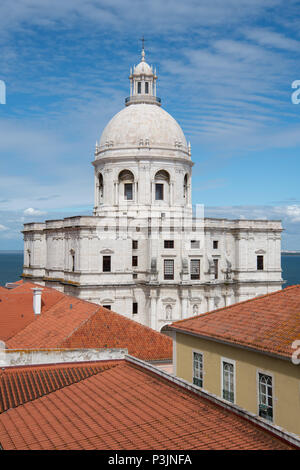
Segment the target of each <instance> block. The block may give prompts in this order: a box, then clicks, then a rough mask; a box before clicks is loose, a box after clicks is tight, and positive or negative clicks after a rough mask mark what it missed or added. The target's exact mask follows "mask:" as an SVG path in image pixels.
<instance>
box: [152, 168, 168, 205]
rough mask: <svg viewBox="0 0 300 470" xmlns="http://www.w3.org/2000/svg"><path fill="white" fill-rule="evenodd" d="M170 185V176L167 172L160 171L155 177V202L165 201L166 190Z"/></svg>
mask: <svg viewBox="0 0 300 470" xmlns="http://www.w3.org/2000/svg"><path fill="white" fill-rule="evenodd" d="M169 183H170V175H169V173H168V172H167V171H166V170H159V171H158V172H157V173H156V175H155V200H156V201H163V200H164V199H165V194H164V192H165V191H164V188H165V186H166V185H169Z"/></svg>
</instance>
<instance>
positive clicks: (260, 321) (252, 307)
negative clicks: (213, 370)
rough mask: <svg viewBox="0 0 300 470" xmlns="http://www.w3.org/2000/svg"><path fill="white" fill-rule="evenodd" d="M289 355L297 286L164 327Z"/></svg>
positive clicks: (299, 320)
mask: <svg viewBox="0 0 300 470" xmlns="http://www.w3.org/2000/svg"><path fill="white" fill-rule="evenodd" d="M170 328H171V329H176V330H179V331H184V332H187V333H193V334H197V335H201V336H205V337H208V338H211V339H216V340H222V341H226V342H229V343H232V344H238V345H241V346H246V347H250V348H254V349H256V350H259V351H261V352H267V353H272V354H276V355H280V356H284V357H291V355H292V353H293V352H294V350H293V349H292V348H291V345H292V343H293V341H295V340H300V286H299V285H296V286H291V287H288V288H286V289H283V290H280V291H276V292H273V293H271V294H267V295H264V296H260V297H256V298H254V299H250V300H247V301H244V302H239V303H237V304H234V305H230V306H229V307H224V308H220V309H218V310H214V311H212V312H208V313H206V314H202V315H197V316H195V317H192V318H187V319H185V320H180V321H178V322H175V323H172V324H171V325H168V326H167V327H165V330H167V329H170Z"/></svg>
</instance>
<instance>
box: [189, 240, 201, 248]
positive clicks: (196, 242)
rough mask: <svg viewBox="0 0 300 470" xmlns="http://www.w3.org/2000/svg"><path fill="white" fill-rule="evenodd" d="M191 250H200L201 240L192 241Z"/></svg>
mask: <svg viewBox="0 0 300 470" xmlns="http://www.w3.org/2000/svg"><path fill="white" fill-rule="evenodd" d="M191 248H200V241H199V240H191Z"/></svg>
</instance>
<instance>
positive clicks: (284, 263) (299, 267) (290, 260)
mask: <svg viewBox="0 0 300 470" xmlns="http://www.w3.org/2000/svg"><path fill="white" fill-rule="evenodd" d="M281 267H282V278H283V279H284V280H285V281H287V282H286V284H284V285H283V287H288V286H292V285H294V284H300V255H281Z"/></svg>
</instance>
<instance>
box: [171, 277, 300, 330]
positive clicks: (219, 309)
mask: <svg viewBox="0 0 300 470" xmlns="http://www.w3.org/2000/svg"><path fill="white" fill-rule="evenodd" d="M295 288H300V284H295V285H292V286H287V287H285V288H284V289H279V290H276V291H274V292H268V293H267V294H262V295H258V296H257V297H252V298H251V299H246V300H241V301H240V302H236V303H234V304H230V305H226V306H224V307H220V308H216V309H214V310H211V311H209V312H205V313H199V315H195V316H193V317H188V318H183V319H182V320H178V321H176V322H174V323H171V324H170V325H166V326H167V327H172V325H177V324H178V323H183V322H186V321H188V320H191V319H193V320H195V319H196V318H203V317H206V316H207V315H211V314H212V313H216V312H220V311H221V310H227V309H230V308H232V307H236V306H238V305H243V304H246V303H248V302H255V301H256V300H261V299H263V298H264V297H271V296H272V295H276V294H277V295H279V294H281V293H284V292H285V291H286V290H290V289H295Z"/></svg>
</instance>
